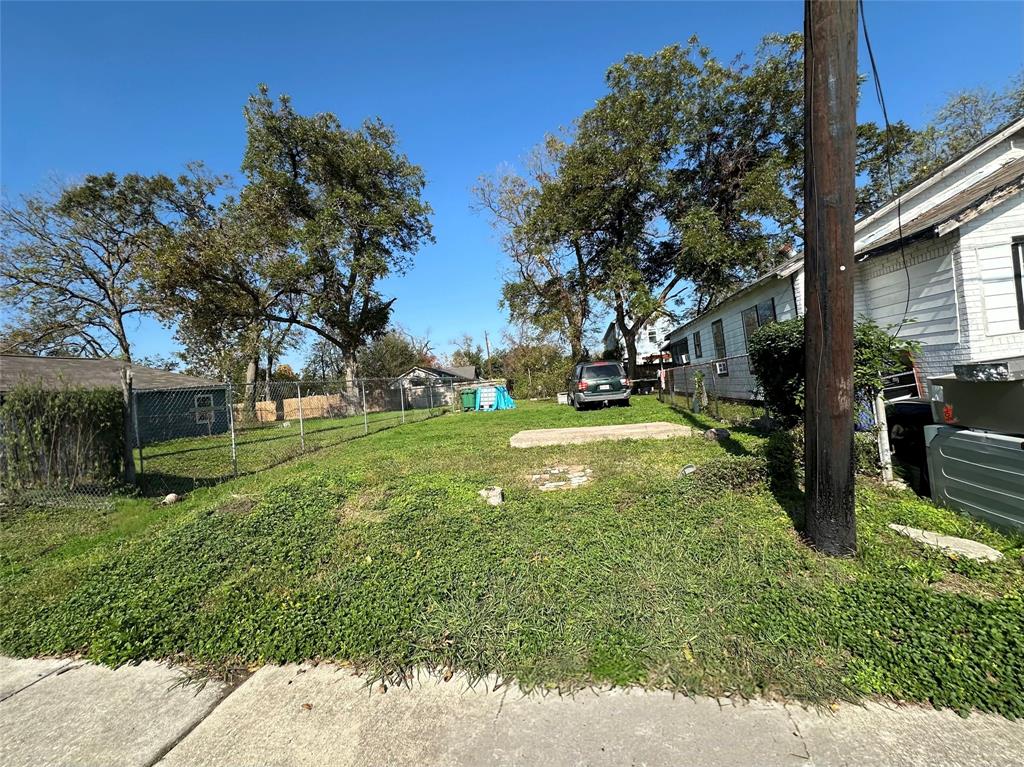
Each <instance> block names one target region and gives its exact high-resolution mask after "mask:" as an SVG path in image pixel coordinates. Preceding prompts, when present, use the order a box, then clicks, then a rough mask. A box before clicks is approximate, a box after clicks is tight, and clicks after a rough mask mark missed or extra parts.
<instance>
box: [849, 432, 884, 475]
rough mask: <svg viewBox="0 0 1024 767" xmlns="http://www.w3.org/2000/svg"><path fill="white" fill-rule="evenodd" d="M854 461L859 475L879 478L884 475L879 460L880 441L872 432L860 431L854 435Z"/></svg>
mask: <svg viewBox="0 0 1024 767" xmlns="http://www.w3.org/2000/svg"><path fill="white" fill-rule="evenodd" d="M853 459H854V466H855V468H856V470H857V473H858V474H865V475H867V476H869V477H877V476H879V475H880V474H881V473H882V464H881V463H879V460H878V441H877V437H876V436H875V433H874V432H872V431H858V432H856V433H855V434H854V435H853Z"/></svg>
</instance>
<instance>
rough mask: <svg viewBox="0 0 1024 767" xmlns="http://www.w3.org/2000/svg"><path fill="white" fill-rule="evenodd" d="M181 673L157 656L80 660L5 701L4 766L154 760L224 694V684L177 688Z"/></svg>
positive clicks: (0, 729)
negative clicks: (123, 662)
mask: <svg viewBox="0 0 1024 767" xmlns="http://www.w3.org/2000/svg"><path fill="white" fill-rule="evenodd" d="M33 662H34V663H38V664H40V666H39V668H40V670H42V669H43V668H45V667H46V665H45V664H47V661H33ZM19 665H20V664H19ZM180 679H181V672H180V671H179V670H176V669H171V668H168V667H166V666H163V665H160V664H157V663H143V664H141V665H139V666H124V667H122V668H119V669H116V670H114V669H109V668H106V667H103V666H95V665H92V664H87V663H84V662H81V661H77V662H75V663H74V664H72V665H70V666H69V667H68V668H67V669H66V670H63V671H61V672H59V673H52V674H50V675H49V676H45V677H44V678H42V679H40V680H38V681H37V682H36V683H35V684H32V685H31V686H28V687H25V688H24V689H21V690H20V691H19V692H17V693H15V694H14V695H12V696H11V697H9V698H7V699H6V700H4V701H3V702H2V703H0V733H3V736H2V738H0V765H3V767H8V766H10V767H14V766H15V765H18V766H21V765H50V764H53V765H57V764H59V765H62V766H65V765H66V766H68V767H70V766H72V765H90V767H95V766H96V765H104V767H120V766H121V765H132V766H133V767H134V766H135V765H139V766H140V767H141V766H142V765H150V764H152V763H153V762H155V761H156V760H157V759H159V757H160V756H161V755H162V754H163V753H164V752H166V751H167V750H168V749H170V748H171V747H172V746H173V745H174V744H175V743H176V742H177V741H178V740H179V739H180V738H181V737H182V736H184V735H185V734H186V733H187V732H188V731H189V730H190V729H191V728H192V727H194V726H195V724H196V723H197V722H199V721H200V720H202V718H203V717H204V716H206V715H207V713H209V711H210V710H211V709H212V708H213V707H214V706H215V705H216V704H217V702H218V701H219V700H220V699H221V697H222V696H223V693H224V686H223V685H220V684H217V683H209V684H207V685H206V687H205V688H204V689H203V690H202V691H198V692H197V690H196V689H195V688H175V689H172V687H173V686H174V685H175V683H177V682H178V681H179V680H180Z"/></svg>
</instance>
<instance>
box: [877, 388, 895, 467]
mask: <svg viewBox="0 0 1024 767" xmlns="http://www.w3.org/2000/svg"><path fill="white" fill-rule="evenodd" d="M875 429H876V430H877V432H878V462H879V463H880V464H881V465H882V481H883V482H892V453H891V452H890V451H889V421H888V419H887V418H886V416H885V397H883V396H882V392H878V394H876V395H875Z"/></svg>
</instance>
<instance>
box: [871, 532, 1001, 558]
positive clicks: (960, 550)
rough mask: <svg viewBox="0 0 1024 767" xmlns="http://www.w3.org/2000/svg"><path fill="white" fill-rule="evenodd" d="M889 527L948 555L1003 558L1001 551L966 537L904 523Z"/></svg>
mask: <svg viewBox="0 0 1024 767" xmlns="http://www.w3.org/2000/svg"><path fill="white" fill-rule="evenodd" d="M889 528H890V529H892V530H895V531H896V532H897V533H899V534H900V535H905V536H907V537H908V538H910V540H912V541H917V542H918V543H920V544H923V545H925V546H929V547H930V548H933V549H938V550H939V551H941V552H943V553H944V554H946V555H949V556H954V557H967V558H968V559H975V560H977V561H979V562H998V561H999V560H1000V559H1002V558H1003V554H1002V552H1000V551H996V550H995V549H993V548H992V547H991V546H986V545H985V544H984V543H978V542H977V541H972V540H968V539H967V538H957V537H955V536H952V535H939V534H938V533H933V532H932V531H931V530H920V529H918V528H916V527H907V526H906V525H896V524H890V525H889Z"/></svg>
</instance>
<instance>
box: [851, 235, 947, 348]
mask: <svg viewBox="0 0 1024 767" xmlns="http://www.w3.org/2000/svg"><path fill="white" fill-rule="evenodd" d="M950 240H951V238H943V239H942V240H940V241H939V242H940V243H941V242H943V241H946V243H947V244H948V243H949V242H950ZM926 249H927V250H926ZM942 250H945V252H944V253H943V252H942ZM950 250H951V249H950V248H948V247H947V248H942V249H936V247H935V244H934V243H933V242H925V243H919V244H915V245H914V246H911V247H908V248H906V249H905V250H904V254H903V255H901V254H900V253H899V252H895V253H889V254H886V255H885V256H879V257H877V258H874V259H869V260H868V261H866V262H864V263H863V264H862V265H861V266H862V267H863V277H862V279H861V280H860V281H859V282H860V283H861V284H860V285H859V286H858V287H859V288H860V290H861V295H860V296H859V299H860V300H859V302H857V303H859V304H860V308H861V314H864V315H866V316H867V317H869V318H870V319H872V320H874V321H875V322H876V323H878V324H879V325H881V326H882V327H892V326H899V325H900V324H901V323H903V327H902V328H901V329H900V337H902V338H906V339H911V340H914V341H918V342H919V343H921V344H923V345H927V344H950V343H956V342H957V341H958V340H959V317H958V314H957V301H956V281H955V275H954V271H953V254H952V252H950ZM933 253H934V254H935V255H934V256H933V257H931V258H929V257H928V256H930V255H932V254H933ZM904 257H906V261H907V264H906V268H904V263H903V260H904ZM872 262H874V263H872ZM908 277H909V286H908ZM908 290H909V296H910V300H909V304H908V301H907V294H908ZM857 298H858V297H857V296H856V293H855V301H856V299H857Z"/></svg>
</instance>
